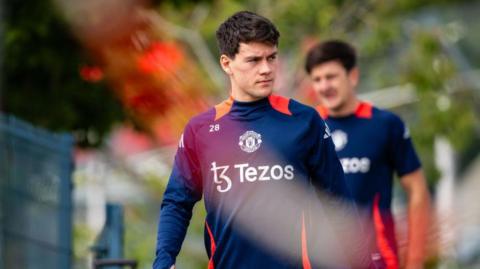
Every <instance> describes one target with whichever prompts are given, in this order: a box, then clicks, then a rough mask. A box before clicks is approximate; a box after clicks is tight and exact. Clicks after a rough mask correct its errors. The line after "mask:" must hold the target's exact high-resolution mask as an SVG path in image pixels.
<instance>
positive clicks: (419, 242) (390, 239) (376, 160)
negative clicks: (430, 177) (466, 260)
mask: <svg viewBox="0 0 480 269" xmlns="http://www.w3.org/2000/svg"><path fill="white" fill-rule="evenodd" d="M305 68H306V71H307V73H308V74H309V76H310V78H311V81H312V85H313V88H314V90H315V92H316V93H317V95H318V97H319V100H320V105H319V106H318V107H317V110H318V112H319V113H320V115H321V116H322V118H323V119H324V120H325V121H326V122H327V124H328V126H329V128H330V130H331V134H332V138H333V141H334V144H335V150H336V151H337V154H338V157H339V158H340V161H341V163H342V166H343V170H344V172H345V178H346V181H347V185H348V187H349V189H350V191H351V192H352V194H353V197H354V200H355V202H356V203H357V205H359V208H361V209H367V210H371V213H370V214H371V218H372V224H373V226H374V227H371V228H372V229H374V234H375V240H374V241H375V242H376V251H375V252H374V253H373V254H372V257H371V258H372V260H373V261H374V262H375V264H376V265H377V266H379V268H388V269H394V268H399V258H398V251H397V243H396V239H395V229H394V221H393V216H392V213H391V201H392V188H393V174H394V172H396V173H397V175H398V176H399V177H400V183H401V185H402V186H403V188H404V189H405V191H406V193H407V195H408V246H407V254H406V257H405V262H406V264H405V268H408V269H413V268H423V260H424V255H425V249H424V248H425V243H426V231H427V225H428V223H429V217H428V216H429V193H428V190H427V186H426V182H425V178H424V176H423V173H422V170H421V164H420V162H419V159H418V157H417V154H416V153H415V150H414V147H413V145H412V141H411V139H410V135H409V131H408V129H407V128H406V127H405V125H404V123H403V122H402V120H401V119H400V118H399V117H398V116H396V115H395V114H393V113H391V112H388V111H385V110H382V109H379V108H377V107H374V106H372V105H371V104H369V103H366V102H364V101H362V100H359V99H358V97H357V95H356V90H355V88H356V86H357V84H358V80H359V70H358V67H357V65H356V52H355V50H354V48H353V47H352V46H351V45H350V44H348V43H345V42H343V41H338V40H330V41H326V42H323V43H320V44H317V45H316V46H314V47H313V48H311V49H310V51H309V52H308V54H307V59H306V64H305Z"/></svg>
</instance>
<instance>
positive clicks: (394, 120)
mask: <svg viewBox="0 0 480 269" xmlns="http://www.w3.org/2000/svg"><path fill="white" fill-rule="evenodd" d="M372 115H373V119H374V120H379V121H384V122H385V123H386V124H401V125H403V120H402V119H401V118H400V116H398V115H397V114H395V113H394V112H392V111H390V110H387V109H383V108H378V107H376V106H373V107H372Z"/></svg>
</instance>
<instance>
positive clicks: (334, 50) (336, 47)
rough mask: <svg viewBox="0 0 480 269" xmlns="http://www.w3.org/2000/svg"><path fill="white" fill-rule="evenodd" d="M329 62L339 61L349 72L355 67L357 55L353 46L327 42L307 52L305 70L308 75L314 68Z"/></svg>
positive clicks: (331, 41) (341, 42)
mask: <svg viewBox="0 0 480 269" xmlns="http://www.w3.org/2000/svg"><path fill="white" fill-rule="evenodd" d="M329 61H339V62H340V63H341V64H342V65H343V67H344V68H345V69H346V70H347V71H348V72H350V70H352V69H353V68H354V67H355V66H356V65H357V54H356V52H355V49H354V48H353V46H352V45H350V44H348V43H347V42H344V41H341V40H328V41H325V42H322V43H319V44H317V45H315V46H314V47H313V48H311V49H310V50H309V51H308V53H307V60H306V61H305V70H306V71H307V73H309V74H310V72H311V71H312V69H313V68H314V67H315V66H317V65H320V64H323V63H325V62H329Z"/></svg>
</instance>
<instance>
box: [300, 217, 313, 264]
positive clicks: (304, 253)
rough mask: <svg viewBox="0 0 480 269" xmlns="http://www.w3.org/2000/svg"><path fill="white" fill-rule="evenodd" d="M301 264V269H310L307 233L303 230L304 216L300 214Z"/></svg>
mask: <svg viewBox="0 0 480 269" xmlns="http://www.w3.org/2000/svg"><path fill="white" fill-rule="evenodd" d="M302 264H303V269H311V268H312V266H311V265H310V259H309V258H308V246H307V231H306V229H305V214H304V213H303V212H302Z"/></svg>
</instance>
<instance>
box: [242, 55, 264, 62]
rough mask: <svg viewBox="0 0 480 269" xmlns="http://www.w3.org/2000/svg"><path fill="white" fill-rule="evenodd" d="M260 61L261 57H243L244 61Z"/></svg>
mask: <svg viewBox="0 0 480 269" xmlns="http://www.w3.org/2000/svg"><path fill="white" fill-rule="evenodd" d="M260 59H262V57H261V56H247V57H245V60H246V61H250V60H260Z"/></svg>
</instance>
